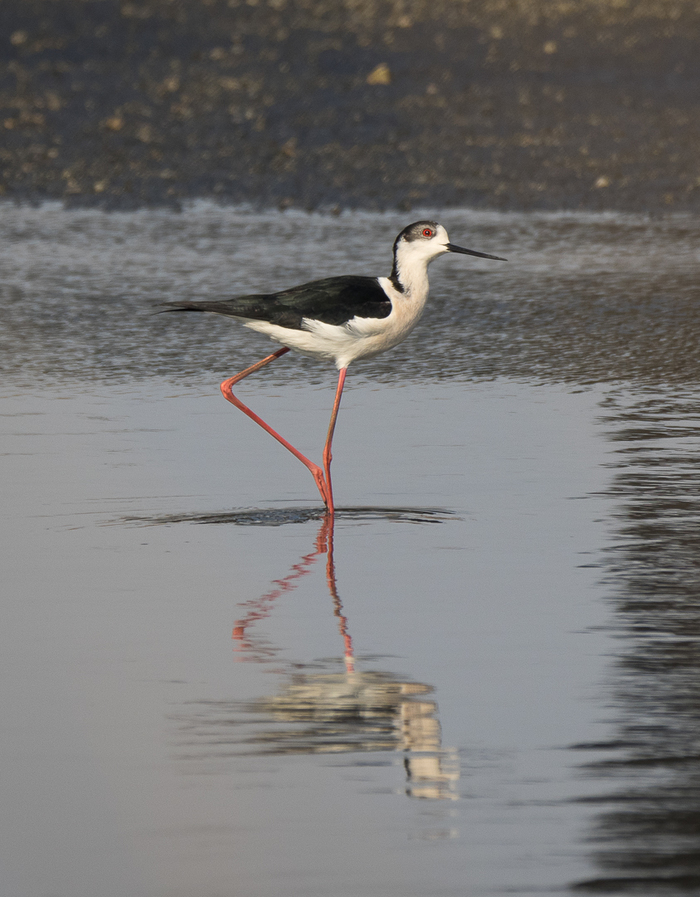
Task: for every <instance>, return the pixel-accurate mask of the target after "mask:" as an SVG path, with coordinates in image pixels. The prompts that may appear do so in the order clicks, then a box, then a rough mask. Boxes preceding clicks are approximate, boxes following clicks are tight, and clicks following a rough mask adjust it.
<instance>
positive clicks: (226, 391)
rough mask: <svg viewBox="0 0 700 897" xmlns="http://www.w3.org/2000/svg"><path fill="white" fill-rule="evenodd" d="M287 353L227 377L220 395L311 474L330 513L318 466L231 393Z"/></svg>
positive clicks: (275, 354)
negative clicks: (242, 382) (240, 383)
mask: <svg viewBox="0 0 700 897" xmlns="http://www.w3.org/2000/svg"><path fill="white" fill-rule="evenodd" d="M287 352H289V349H288V348H287V347H286V346H285V347H284V348H282V349H278V350H277V351H276V352H273V353H272V355H268V356H267V357H266V358H263V359H261V360H260V361H258V362H256V363H255V364H252V365H251V366H250V367H249V368H246V369H245V370H244V371H241V372H240V374H236V376H235V377H229V379H228V380H224V382H223V383H222V384H221V387H220V389H221V393H222V395H223V397H224V398H225V399H226V401H227V402H231V404H232V405H235V406H236V408H239V409H240V410H241V411H242V412H243V413H244V414H247V415H248V417H249V418H250V419H251V420H254V421H255V423H256V424H258V426H260V427H262V428H263V430H266V431H267V432H268V433H269V434H270V436H274V437H275V439H276V440H277V441H278V442H280V443H281V444H282V445H283V446H284V447H285V448H286V449H287V450H288V451H290V452H291V453H292V454H293V455H294V457H295V458H298V459H299V460H300V461H301V463H302V464H303V465H304V467H306V468H307V469H308V470H309V471H310V472H311V475H312V476H313V478H314V480H315V481H316V485H317V486H318V491H319V492H320V493H321V498H322V499H323V503H324V504H325V506H326V507H327V508H328V510H329V511H331V513H332V507H333V499H332V496H331V494H330V488H329V487H328V486H327V485H326V481H325V479H324V477H323V471H322V470H321V468H320V467H319V466H318V464H314V462H313V461H309V459H308V458H307V457H306V456H305V455H302V453H301V452H300V451H299V450H298V449H296V448H294V446H293V445H292V444H291V443H289V442H287V440H286V439H285V438H284V437H283V436H280V434H279V433H278V432H277V431H276V430H273V429H272V427H271V426H270V425H269V424H266V423H265V421H264V420H263V419H262V418H261V417H258V415H257V414H256V413H255V412H254V411H251V410H250V408H248V406H247V405H244V404H243V402H241V400H240V399H238V398H236V396H235V395H234V394H233V391H232V387H234V386H235V385H236V383H238V382H240V381H241V380H243V379H244V378H245V377H247V376H248V375H249V374H254V373H255V372H256V371H259V370H260V368H263V367H265V365H266V364H269V363H270V362H271V361H274V360H275V359H276V358H280V357H281V356H282V355H285V354H286V353H287Z"/></svg>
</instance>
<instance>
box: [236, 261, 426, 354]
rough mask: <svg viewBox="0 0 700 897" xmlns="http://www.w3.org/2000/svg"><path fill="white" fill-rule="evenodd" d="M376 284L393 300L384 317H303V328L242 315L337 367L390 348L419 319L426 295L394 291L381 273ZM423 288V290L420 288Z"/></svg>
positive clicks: (280, 340)
mask: <svg viewBox="0 0 700 897" xmlns="http://www.w3.org/2000/svg"><path fill="white" fill-rule="evenodd" d="M378 279H379V284H380V286H381V287H382V288H383V290H384V291H385V292H386V294H387V295H388V296H389V298H390V299H391V301H392V309H391V314H389V315H388V316H387V317H386V318H358V317H355V318H353V319H352V320H351V321H348V322H347V323H346V324H341V325H336V324H324V323H323V322H322V321H313V320H309V319H308V318H305V319H304V322H303V327H304V329H303V330H291V329H288V328H287V327H280V326H279V325H278V324H270V323H268V322H267V321H256V320H251V319H250V318H242V319H241V320H242V322H243V323H244V324H245V326H246V327H250V329H251V330H257V331H258V333H264V334H265V335H266V336H269V337H270V338H271V339H273V340H275V341H276V342H278V343H281V344H282V345H283V346H288V347H289V348H290V349H296V351H297V352H301V353H302V354H303V355H310V356H311V357H312V358H320V359H325V360H330V361H333V362H335V365H336V367H337V368H338V369H341V368H346V367H347V366H348V365H349V364H350V363H351V362H353V361H356V360H357V359H358V358H371V357H372V356H373V355H378V354H379V353H380V352H385V351H386V350H387V349H391V348H393V347H394V346H396V345H397V344H398V343H400V342H401V341H402V340H404V339H405V338H406V337H407V336H408V334H409V333H410V332H411V330H413V328H414V327H415V326H416V324H417V323H418V321H419V320H420V317H421V314H422V313H423V309H424V308H425V301H426V299H427V296H428V291H427V279H426V289H425V295H424V296H423V295H419V296H415V295H412V296H406V295H405V294H402V293H399V292H397V291H396V290H395V289H394V288H393V286H392V284H391V281H390V280H389V279H388V278H385V277H380V278H378ZM421 292H422V291H421Z"/></svg>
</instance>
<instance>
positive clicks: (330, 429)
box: [323, 368, 348, 515]
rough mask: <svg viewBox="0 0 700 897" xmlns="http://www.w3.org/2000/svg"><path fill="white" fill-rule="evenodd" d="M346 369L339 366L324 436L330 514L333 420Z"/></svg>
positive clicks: (331, 508)
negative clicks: (336, 383) (329, 416)
mask: <svg viewBox="0 0 700 897" xmlns="http://www.w3.org/2000/svg"><path fill="white" fill-rule="evenodd" d="M347 371H348V369H347V368H341V369H340V373H339V374H338V386H337V387H336V390H335V401H334V402H333V411H332V412H331V421H330V423H329V424H328V436H326V444H325V446H324V448H323V469H324V471H325V472H326V486H327V487H328V501H326V507H327V508H328V513H329V514H331V515H332V514H334V513H335V508H334V506H333V487H332V485H331V461H332V460H333V455H332V453H331V445H332V443H333V433H334V431H335V422H336V420H337V418H338V409H339V408H340V399H341V396H342V395H343V386H344V385H345V375H346V373H347Z"/></svg>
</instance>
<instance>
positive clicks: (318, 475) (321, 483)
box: [309, 464, 335, 516]
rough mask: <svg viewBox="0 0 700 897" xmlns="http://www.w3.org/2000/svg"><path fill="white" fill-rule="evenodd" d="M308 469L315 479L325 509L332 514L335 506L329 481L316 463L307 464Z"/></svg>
mask: <svg viewBox="0 0 700 897" xmlns="http://www.w3.org/2000/svg"><path fill="white" fill-rule="evenodd" d="M309 470H310V471H311V475H312V476H313V478H314V480H315V481H316V486H317V487H318V491H319V492H320V493H321V498H322V499H323V503H324V505H325V506H326V511H327V512H328V513H329V514H330V515H331V516H332V515H333V514H334V513H335V508H334V507H333V490H332V489H331V486H330V483H329V482H328V481H327V480H326V478H325V476H324V474H323V471H322V470H321V468H320V467H318V466H317V465H316V464H313V465H311V466H309Z"/></svg>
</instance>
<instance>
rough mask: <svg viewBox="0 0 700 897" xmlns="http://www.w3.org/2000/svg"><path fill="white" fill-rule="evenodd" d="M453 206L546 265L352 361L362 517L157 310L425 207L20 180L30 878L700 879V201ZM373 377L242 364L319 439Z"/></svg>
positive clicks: (347, 464)
mask: <svg viewBox="0 0 700 897" xmlns="http://www.w3.org/2000/svg"><path fill="white" fill-rule="evenodd" d="M415 217H417V216H416V215H415V214H414V215H412V216H411V220H413V218H415ZM440 218H441V220H442V221H443V223H444V224H445V225H446V226H447V227H448V229H449V231H450V236H451V238H452V239H453V240H454V241H455V242H456V243H458V244H461V245H466V246H470V247H472V248H474V249H479V250H482V251H485V252H492V253H496V254H503V255H506V256H507V257H508V259H509V262H508V264H507V265H497V264H496V263H489V262H480V261H476V260H473V261H471V260H466V259H464V258H447V259H440V260H439V261H437V262H436V263H435V264H434V266H433V267H432V268H431V283H432V291H433V296H432V298H431V302H430V306H429V312H428V315H429V316H428V317H426V319H425V320H424V321H423V322H422V324H421V325H420V326H419V328H418V329H417V330H416V331H415V333H414V334H413V335H412V336H411V338H410V339H409V340H407V341H406V343H405V344H404V345H403V346H402V347H400V348H399V349H398V350H395V351H394V352H393V353H390V354H388V355H386V356H384V357H380V358H379V359H376V361H373V362H371V363H365V364H364V365H363V364H358V365H356V366H355V367H354V368H353V369H351V371H350V375H349V381H348V389H347V392H346V395H345V397H344V399H343V409H342V411H341V416H340V421H339V425H338V430H337V435H336V442H335V445H334V455H335V461H334V487H335V492H336V500H337V503H338V505H339V506H340V512H339V515H338V519H337V522H336V525H335V528H334V532H333V531H330V529H329V527H328V525H327V524H326V523H324V521H323V519H322V516H321V514H320V509H319V502H318V497H317V494H316V491H315V487H314V484H313V481H312V480H311V478H310V476H309V475H308V473H307V472H306V471H305V470H304V469H303V468H302V467H301V466H300V465H299V464H298V462H296V461H295V460H294V459H293V458H291V456H287V454H286V453H284V452H283V450H282V449H281V448H280V447H279V446H278V445H276V444H275V443H274V442H273V441H272V440H271V439H270V438H269V437H267V436H266V435H265V434H263V433H262V432H261V431H259V430H258V428H256V427H255V426H254V425H253V424H252V423H250V422H249V421H247V420H246V419H245V418H243V416H242V415H239V414H238V413H237V412H236V411H235V410H234V409H233V408H231V407H230V406H228V405H227V404H226V403H225V402H224V401H223V400H222V399H221V397H220V395H219V393H218V388H217V387H218V382H219V381H220V380H221V379H223V378H224V377H225V376H227V375H230V374H232V373H234V372H235V371H237V370H239V369H241V368H242V367H244V366H245V365H246V364H248V363H250V362H251V361H253V360H255V359H256V358H258V357H261V356H262V355H263V354H266V352H267V351H268V346H269V345H270V344H269V343H268V342H267V341H266V340H264V339H263V338H261V337H259V336H257V335H255V334H251V333H249V332H248V331H245V330H243V329H242V328H240V327H238V326H237V325H236V324H235V323H233V322H230V321H225V320H218V319H216V318H206V317H202V318H190V317H186V316H182V317H176V316H167V315H157V314H153V308H154V306H155V304H156V303H157V302H159V301H165V300H168V299H172V298H188V297H193V298H194V297H196V298H204V297H212V296H213V297H217V298H219V297H221V298H223V297H224V296H226V295H229V294H230V293H234V292H244V291H256V290H259V289H261V288H274V287H282V286H285V285H290V284H293V283H296V282H301V281H303V280H305V279H309V278H311V277H315V276H323V275H324V274H329V273H333V272H336V271H350V272H357V273H368V274H369V273H386V271H387V270H388V268H389V263H390V258H389V250H390V247H391V242H392V241H393V238H394V236H395V235H396V233H397V231H398V230H399V229H400V228H401V227H402V226H404V225H405V224H406V223H408V222H407V220H403V219H399V218H397V217H395V216H380V215H368V214H355V215H348V216H342V217H340V218H328V217H321V216H305V215H301V214H284V215H280V214H273V213H270V214H253V213H251V212H245V211H242V210H233V209H222V208H217V207H215V206H208V205H198V206H194V207H192V208H191V209H189V210H188V211H186V212H185V213H183V214H180V215H174V214H171V213H165V212H139V213H128V214H126V213H125V214H113V215H108V214H102V213H98V212H78V211H70V212H67V211H64V210H62V209H61V208H59V207H57V206H56V207H52V206H46V207H42V208H38V209H37V208H35V209H31V208H15V207H13V206H10V205H5V206H2V207H0V273H1V275H2V276H1V277H0V326H1V328H2V329H1V330H0V363H1V364H2V370H3V386H2V390H1V391H0V422H1V423H0V428H1V435H2V448H1V449H0V480H1V482H2V484H3V490H2V491H3V513H2V515H1V517H0V523H1V525H2V536H1V537H2V545H3V552H2V554H3V562H2V583H3V589H2V592H3V610H4V625H3V627H2V630H1V634H0V640H1V642H2V649H1V650H0V658H1V660H0V663H2V675H1V681H2V683H3V687H2V692H1V695H2V697H1V700H2V704H1V712H2V716H3V721H4V725H3V727H2V730H1V734H0V738H1V739H2V755H3V758H4V764H3V766H4V771H5V775H4V777H3V779H2V785H1V786H0V787H1V788H2V807H3V813H2V819H3V837H2V839H0V842H1V843H2V848H1V849H2V852H3V854H4V855H3V858H2V860H3V862H2V866H3V869H4V872H3V879H4V881H5V884H4V886H3V890H4V893H7V894H8V895H11V897H94V895H99V897H122V895H125V894H129V895H139V897H141V895H143V897H224V895H242V897H249V895H250V897H268V895H269V897H272V895H282V894H284V895H294V897H296V895H299V897H302V895H304V897H306V895H319V897H321V895H323V897H325V895H328V894H333V895H339V897H346V895H347V897H365V895H373V897H374V895H377V897H389V895H440V897H442V895H445V897H452V895H454V897H457V895H460V897H463V895H468V897H481V895H493V894H496V895H499V894H500V895H506V894H508V895H513V894H516V895H517V894H523V895H524V894H528V895H529V894H533V893H534V894H540V893H542V894H565V893H568V892H570V890H571V889H572V888H574V889H578V890H583V891H592V892H608V893H624V892H638V893H643V894H645V895H649V894H651V895H654V894H657V893H658V894H661V893H664V894H667V893H674V892H676V891H678V892H680V891H683V892H684V893H688V892H694V891H696V890H697V891H700V811H699V810H698V807H700V793H699V791H700V787H699V784H698V783H699V782H700V750H699V749H698V745H699V744H700V686H699V685H698V683H699V682H700V675H699V674H700V653H699V652H698V637H699V636H700V562H699V560H698V559H699V558H700V544H698V541H699V537H698V532H699V531H700V529H699V527H698V523H699V522H700V521H699V518H700V491H699V487H700V477H699V475H698V448H699V445H698V438H699V436H700V404H699V400H700V349H699V341H698V338H697V334H698V333H699V332H700V303H699V302H698V299H700V295H699V292H700V291H699V290H698V286H697V274H696V271H697V267H698V262H700V249H698V245H699V244H698V236H700V224H699V223H698V221H697V220H696V219H692V218H680V217H670V218H667V219H661V220H647V219H644V218H637V217H631V216H616V215H601V216H595V215H579V216H577V215H520V214H517V215H516V214H495V213H478V214H474V213H468V212H450V213H449V214H445V215H441V216H440ZM334 380H335V375H334V372H333V370H332V369H331V368H330V367H329V368H326V367H324V366H323V365H317V364H315V363H313V362H310V361H307V360H304V359H296V358H292V357H291V356H287V357H285V358H284V359H281V360H280V361H278V362H277V363H276V364H275V365H272V366H270V367H269V368H267V369H266V370H265V371H264V372H261V373H260V374H259V375H258V376H257V377H256V378H255V379H252V378H251V379H250V380H248V381H246V384H245V388H244V389H242V390H241V394H242V395H244V396H246V397H247V398H248V400H249V401H250V403H251V404H252V405H253V407H254V408H255V409H256V410H258V411H260V412H261V413H263V415H264V416H266V417H268V418H269V419H270V421H271V422H272V423H273V425H277V426H278V427H279V428H280V429H281V430H282V431H283V432H284V433H285V434H287V435H289V436H290V437H292V438H293V439H294V440H295V441H296V442H297V443H298V444H299V446H300V448H302V450H304V451H307V452H308V453H309V454H311V455H312V456H314V457H316V456H318V455H319V453H320V448H321V445H322V442H323V438H324V435H325V427H326V425H327V418H328V414H329V411H330V406H331V402H332V395H333V385H334Z"/></svg>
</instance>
